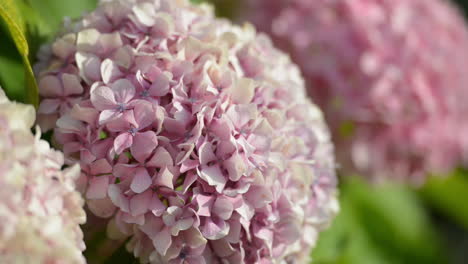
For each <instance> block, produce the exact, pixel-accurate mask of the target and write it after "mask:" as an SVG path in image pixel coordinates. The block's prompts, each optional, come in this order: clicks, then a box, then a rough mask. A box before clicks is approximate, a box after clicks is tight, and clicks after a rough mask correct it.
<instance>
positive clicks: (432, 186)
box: [420, 170, 468, 230]
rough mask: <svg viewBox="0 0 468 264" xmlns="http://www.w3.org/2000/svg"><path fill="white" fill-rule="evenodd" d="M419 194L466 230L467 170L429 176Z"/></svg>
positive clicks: (467, 215) (467, 224) (467, 208)
mask: <svg viewBox="0 0 468 264" xmlns="http://www.w3.org/2000/svg"><path fill="white" fill-rule="evenodd" d="M420 194H421V195H422V197H423V198H424V199H426V201H427V202H428V203H429V204H430V205H432V206H433V207H434V208H436V209H437V210H439V211H440V212H442V213H443V214H445V215H447V216H448V217H450V218H452V219H453V220H454V221H455V222H457V223H458V224H459V225H461V226H463V227H464V228H465V229H467V230H468V207H467V206H466V204H465V201H467V200H468V172H467V171H463V170H457V171H455V172H453V173H452V174H451V175H447V176H431V177H430V178H429V179H428V181H427V183H426V184H425V185H424V186H423V188H422V189H421V191H420Z"/></svg>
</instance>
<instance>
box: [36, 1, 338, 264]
mask: <svg viewBox="0 0 468 264" xmlns="http://www.w3.org/2000/svg"><path fill="white" fill-rule="evenodd" d="M50 50H51V54H52V55H51V57H48V58H47V60H45V61H43V62H42V65H45V66H43V71H42V73H40V77H39V78H40V84H41V85H40V86H41V90H42V91H44V89H45V90H47V89H53V92H48V93H47V94H44V92H42V95H43V98H44V100H43V101H42V104H41V109H47V111H44V112H43V113H44V114H48V115H55V116H57V117H58V120H57V122H56V128H55V137H56V141H57V142H58V143H59V144H61V145H62V146H63V150H64V152H65V154H66V157H67V161H68V162H70V163H73V162H79V163H80V164H81V170H82V176H81V178H80V180H79V181H78V182H79V186H80V189H81V190H82V192H83V193H84V194H85V196H86V198H87V205H88V207H89V208H90V210H91V211H92V212H93V213H94V214H96V215H98V216H101V217H109V218H111V220H110V221H109V230H110V232H109V233H110V234H109V235H110V236H112V237H122V236H128V237H129V238H130V240H129V242H128V244H127V248H128V249H129V250H130V251H132V252H133V253H134V255H135V256H136V257H138V258H139V259H140V260H141V262H143V263H148V262H150V263H171V264H172V263H289V262H291V261H294V260H297V259H298V258H299V257H300V256H303V255H304V254H303V253H304V251H306V252H308V249H309V248H310V247H311V246H313V244H314V243H315V241H316V237H317V234H318V232H319V231H320V230H321V229H323V227H325V226H326V225H327V224H328V223H329V221H330V220H331V219H332V217H333V216H334V215H335V213H336V211H337V203H336V197H335V195H336V194H335V191H336V190H335V189H336V186H335V185H336V183H335V181H336V180H335V174H334V158H333V147H332V144H331V143H330V138H329V134H328V131H327V128H326V126H325V124H324V122H323V118H322V114H321V112H320V110H319V109H318V108H317V107H316V106H315V105H313V104H312V103H311V102H310V101H309V100H308V99H306V95H305V88H304V83H303V80H302V78H301V77H300V74H299V71H298V69H297V68H296V66H294V65H293V64H292V63H291V62H290V60H289V58H288V57H287V56H285V55H284V54H283V53H281V52H279V51H278V50H276V49H275V48H273V47H272V44H271V43H270V41H269V39H268V38H267V37H265V36H263V35H257V34H256V32H255V30H254V29H253V28H252V27H250V26H248V25H246V26H244V27H238V26H234V25H232V24H231V23H229V22H227V21H224V20H218V19H215V18H214V16H213V12H212V10H211V8H210V7H209V6H206V5H201V6H194V5H192V4H189V3H188V2H187V1H173V0H139V1H136V0H133V1H132V0H125V1H124V0H122V1H119V0H116V1H102V2H101V4H100V5H99V7H98V8H97V9H96V10H95V11H93V12H92V13H90V14H88V15H86V16H84V17H83V18H82V19H81V20H80V21H79V22H77V23H75V24H73V25H71V26H70V30H69V32H68V33H65V34H64V35H63V36H61V37H59V38H58V39H57V40H56V41H55V42H54V43H53V44H52V45H51V47H50ZM64 76H67V79H70V80H71V79H73V80H74V81H73V86H74V87H76V88H74V89H71V90H73V91H76V92H77V93H76V94H75V93H74V92H73V93H71V92H69V93H68V94H67V95H66V96H64V97H61V96H62V94H64V93H62V94H61V95H60V96H58V97H59V98H60V101H61V102H71V100H72V99H71V98H73V100H75V99H77V102H75V105H74V106H70V105H68V104H67V105H66V107H55V105H53V107H50V108H49V106H48V105H49V102H51V101H50V100H52V101H53V102H55V100H57V99H58V97H57V96H56V95H55V94H59V93H58V92H57V91H62V90H63V89H64V88H65V86H67V85H70V84H67V83H66V81H65V80H64ZM75 80H77V81H76V82H75ZM52 84H53V86H51V85H52ZM78 91H79V93H78ZM48 95H51V96H48ZM44 105H45V106H44Z"/></svg>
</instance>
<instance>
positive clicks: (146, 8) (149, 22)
mask: <svg viewBox="0 0 468 264" xmlns="http://www.w3.org/2000/svg"><path fill="white" fill-rule="evenodd" d="M132 11H133V13H134V14H135V16H136V18H137V19H138V21H139V22H140V23H141V24H143V25H144V26H147V27H151V26H153V25H154V23H155V22H156V12H155V6H154V4H151V3H145V2H143V3H140V4H137V5H135V6H134V7H133V8H132ZM163 255H164V254H163Z"/></svg>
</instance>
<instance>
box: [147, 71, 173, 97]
mask: <svg viewBox="0 0 468 264" xmlns="http://www.w3.org/2000/svg"><path fill="white" fill-rule="evenodd" d="M169 81H170V80H169V78H167V76H166V75H164V74H163V73H161V74H159V75H158V76H157V77H156V79H155V80H154V81H153V83H152V84H151V86H150V88H149V89H148V92H149V93H150V95H151V96H164V95H166V94H167V93H168V92H169Z"/></svg>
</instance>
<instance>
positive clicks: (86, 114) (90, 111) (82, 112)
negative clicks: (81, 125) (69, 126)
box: [70, 104, 99, 124]
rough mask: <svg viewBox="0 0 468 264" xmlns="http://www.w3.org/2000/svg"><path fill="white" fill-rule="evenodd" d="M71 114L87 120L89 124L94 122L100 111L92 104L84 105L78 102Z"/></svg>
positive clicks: (78, 118)
mask: <svg viewBox="0 0 468 264" xmlns="http://www.w3.org/2000/svg"><path fill="white" fill-rule="evenodd" d="M70 115H71V116H72V117H73V118H75V119H77V120H80V121H83V122H86V123H88V124H94V122H96V119H97V117H98V115H99V111H98V110H96V108H94V107H92V106H90V107H82V106H81V105H79V104H76V105H74V106H73V108H72V109H71V111H70Z"/></svg>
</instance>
